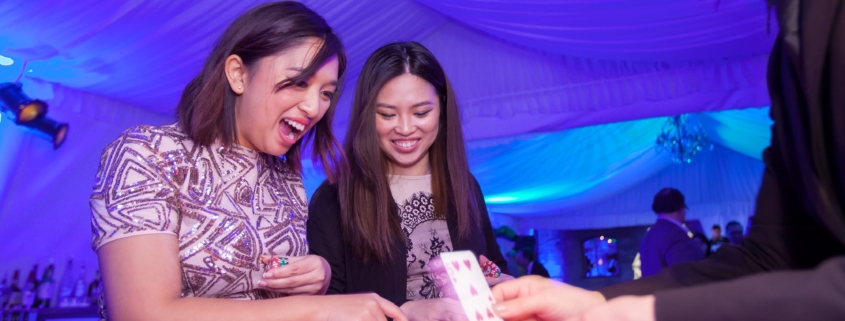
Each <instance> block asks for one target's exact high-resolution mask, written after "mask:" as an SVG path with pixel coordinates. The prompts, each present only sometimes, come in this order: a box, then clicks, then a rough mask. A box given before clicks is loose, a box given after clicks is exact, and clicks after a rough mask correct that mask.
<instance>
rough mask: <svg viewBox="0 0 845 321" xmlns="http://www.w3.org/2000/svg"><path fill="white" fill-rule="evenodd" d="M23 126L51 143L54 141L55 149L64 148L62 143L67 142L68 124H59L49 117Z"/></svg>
mask: <svg viewBox="0 0 845 321" xmlns="http://www.w3.org/2000/svg"><path fill="white" fill-rule="evenodd" d="M21 126H23V127H26V128H28V129H30V130H32V131H33V132H35V134H37V135H39V136H42V137H44V138H46V139H47V140H49V141H52V142H53V149H57V148H59V147H60V146H62V143H64V142H65V137H66V136H67V130H68V125H67V124H65V123H60V122H57V121H55V120H52V119H50V118H47V117H42V118H40V119H37V120H34V121H31V122H28V123H24V124H21Z"/></svg>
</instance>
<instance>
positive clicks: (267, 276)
mask: <svg viewBox="0 0 845 321" xmlns="http://www.w3.org/2000/svg"><path fill="white" fill-rule="evenodd" d="M262 277H264V278H265V279H269V278H272V277H273V273H270V272H264V275H262Z"/></svg>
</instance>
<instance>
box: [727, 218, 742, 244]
mask: <svg viewBox="0 0 845 321" xmlns="http://www.w3.org/2000/svg"><path fill="white" fill-rule="evenodd" d="M725 230H727V232H728V240H730V241H731V245H735V246H740V245H742V242H743V241H744V240H745V232H744V231H743V230H742V224H739V222H737V221H730V222H728V225H725Z"/></svg>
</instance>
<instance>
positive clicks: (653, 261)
mask: <svg viewBox="0 0 845 321" xmlns="http://www.w3.org/2000/svg"><path fill="white" fill-rule="evenodd" d="M651 208H652V210H653V211H654V213H655V214H657V222H656V223H654V225H653V226H652V227H651V228H650V229H649V230H648V232H646V235H645V237H643V240H642V241H641V242H640V261H641V262H642V271H643V277H646V276H650V275H654V274H657V272H660V270H661V269H663V268H665V267H668V266H672V265H675V264H678V263H683V262H691V261H697V260H700V259H703V258H704V251H702V249H701V248H700V247H699V246H698V245H697V244H696V243H695V241H693V240H692V238H690V232H689V230H688V229H687V228H686V227H684V225H683V224H684V220H685V219H686V213H687V205H686V203H685V201H684V194H681V192H680V191H678V190H677V189H674V188H668V187H667V188H664V189H662V190H660V192H658V193H657V195H654V202H653V203H652V205H651Z"/></svg>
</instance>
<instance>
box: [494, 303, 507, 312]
mask: <svg viewBox="0 0 845 321" xmlns="http://www.w3.org/2000/svg"><path fill="white" fill-rule="evenodd" d="M493 310H495V311H496V312H497V313H498V312H504V311H505V310H507V306H505V305H504V304H498V303H497V304H494V305H493Z"/></svg>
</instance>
